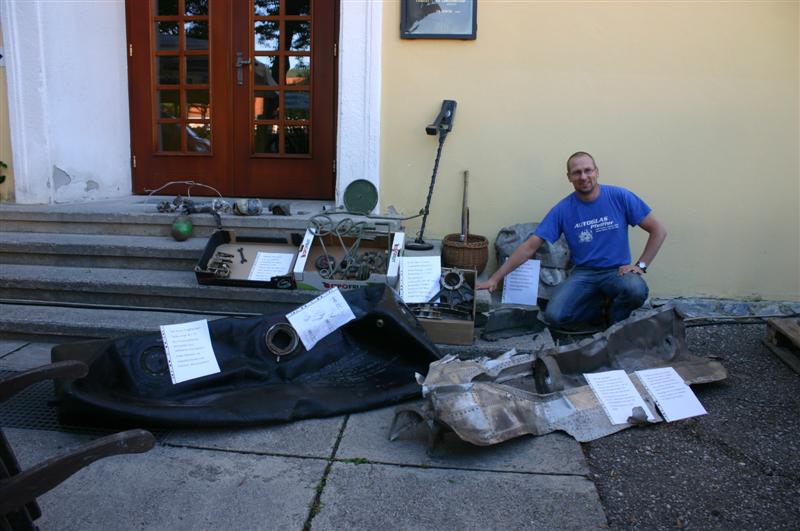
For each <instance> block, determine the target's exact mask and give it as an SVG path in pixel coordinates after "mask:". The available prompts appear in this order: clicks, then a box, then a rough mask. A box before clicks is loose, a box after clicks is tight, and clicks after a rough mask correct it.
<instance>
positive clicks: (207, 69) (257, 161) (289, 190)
mask: <svg viewBox="0 0 800 531" xmlns="http://www.w3.org/2000/svg"><path fill="white" fill-rule="evenodd" d="M337 6H338V2H336V1H333V0H127V2H126V16H127V30H128V62H129V64H128V66H129V70H128V77H129V91H130V109H131V146H132V166H133V170H132V171H133V188H134V193H138V194H142V193H148V192H149V191H151V190H154V189H157V188H159V187H161V186H163V185H164V184H166V183H168V182H170V181H178V180H181V181H183V180H192V181H196V182H198V183H202V184H206V185H209V186H213V187H214V188H216V189H217V190H219V191H220V193H222V194H223V195H226V196H237V197H269V198H296V199H330V198H332V197H333V194H334V182H335V139H336V120H335V117H336V101H337V97H336V62H337V58H336V55H337V50H336V31H337V16H338V14H337V11H338V9H337ZM179 190H183V188H180V189H179ZM164 193H165V194H172V193H176V192H175V190H174V189H173V190H170V189H165V191H164ZM192 193H193V194H194V193H197V194H198V195H201V194H202V191H201V188H193V190H192Z"/></svg>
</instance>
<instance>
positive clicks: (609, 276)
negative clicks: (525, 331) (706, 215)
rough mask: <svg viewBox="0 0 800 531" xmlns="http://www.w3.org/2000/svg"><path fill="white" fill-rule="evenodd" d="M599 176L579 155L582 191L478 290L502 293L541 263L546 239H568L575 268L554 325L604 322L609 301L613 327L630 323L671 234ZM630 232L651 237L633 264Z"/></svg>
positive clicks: (559, 296)
mask: <svg viewBox="0 0 800 531" xmlns="http://www.w3.org/2000/svg"><path fill="white" fill-rule="evenodd" d="M599 174H600V171H599V169H598V168H597V165H596V164H595V161H594V158H593V157H592V156H591V155H590V154H588V153H586V152H583V151H579V152H577V153H575V154H573V155H572V156H570V157H569V159H567V179H568V180H569V182H570V183H572V186H573V188H575V192H573V193H571V194H569V195H568V196H567V197H565V198H564V199H562V200H561V201H560V202H559V203H558V204H557V205H556V206H554V207H553V208H552V209H551V210H550V212H548V213H547V215H546V216H545V218H544V219H543V220H542V222H541V223H540V224H539V226H538V227H537V228H536V230H535V231H534V233H533V234H532V235H531V236H529V237H528V239H527V240H525V241H524V242H522V243H521V244H520V246H519V247H517V248H516V249H515V250H514V252H513V253H511V256H509V258H508V260H506V262H505V263H504V264H503V265H502V266H501V267H500V269H498V270H497V271H496V272H495V273H494V274H493V275H492V276H491V277H489V279H488V280H486V281H484V282H479V283H478V284H477V286H476V288H477V289H488V290H489V291H494V290H495V289H496V288H497V284H498V283H499V282H500V280H502V279H503V277H505V276H506V275H507V274H509V273H510V272H511V271H513V270H514V269H516V268H517V267H519V266H520V265H521V264H522V263H524V262H525V261H526V260H528V259H530V258H533V255H534V254H535V253H536V251H537V250H538V249H539V247H540V246H541V245H542V243H543V242H544V240H547V241H548V242H550V243H555V242H556V241H557V240H558V238H559V237H560V236H561V234H564V237H565V239H566V240H567V245H568V246H569V249H570V253H571V255H572V263H573V265H574V266H575V267H574V269H573V270H572V272H571V273H570V275H569V277H568V278H567V279H566V280H565V281H564V282H563V283H561V284H560V285H559V286H558V287H557V288H556V291H555V292H554V293H553V296H552V297H551V298H550V301H549V302H548V304H547V308H546V310H545V312H544V320H545V322H546V323H547V324H549V325H551V326H556V327H562V326H570V325H574V324H581V323H591V322H596V321H598V320H599V319H600V318H601V317H602V316H603V313H602V312H603V301H604V299H609V300H610V301H611V306H610V308H609V315H608V318H609V319H610V321H611V323H616V322H618V321H621V320H623V319H625V318H627V317H628V316H629V315H630V314H631V312H632V311H633V310H635V309H636V308H639V307H640V306H641V305H642V304H644V301H645V300H647V294H648V289H647V284H646V283H645V281H644V279H643V278H642V274H644V273H646V272H647V267H648V265H649V264H650V263H651V262H652V261H653V259H654V258H655V256H656V254H657V253H658V250H659V248H660V247H661V244H662V243H663V242H664V239H665V238H666V237H667V231H666V229H665V228H664V225H662V224H661V223H660V222H659V221H658V220H657V219H656V217H655V216H654V215H653V213H652V212H651V209H650V207H649V206H647V204H646V203H645V202H644V201H642V200H641V199H640V198H639V197H638V196H636V194H634V193H633V192H630V191H629V190H626V189H625V188H621V187H618V186H611V185H608V184H604V185H602V186H601V185H600V184H599V183H598V182H597V177H598V175H599ZM628 225H630V226H634V225H638V226H640V227H641V228H642V229H644V230H645V231H646V232H647V233H648V234H649V236H648V238H647V243H646V244H645V246H644V251H643V252H642V254H641V256H640V257H639V259H638V260H637V261H636V263H631V250H630V245H629V244H628ZM534 303H535V301H534Z"/></svg>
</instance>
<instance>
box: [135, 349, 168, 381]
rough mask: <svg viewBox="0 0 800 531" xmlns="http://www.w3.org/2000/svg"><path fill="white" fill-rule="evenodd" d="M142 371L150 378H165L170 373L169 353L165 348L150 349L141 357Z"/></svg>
mask: <svg viewBox="0 0 800 531" xmlns="http://www.w3.org/2000/svg"><path fill="white" fill-rule="evenodd" d="M139 364H140V365H141V366H142V370H144V372H146V373H147V374H149V375H150V376H163V375H165V374H167V372H168V371H169V362H168V361H167V353H166V352H164V348H163V347H149V348H147V349H145V351H144V352H142V355H141V356H140V357H139Z"/></svg>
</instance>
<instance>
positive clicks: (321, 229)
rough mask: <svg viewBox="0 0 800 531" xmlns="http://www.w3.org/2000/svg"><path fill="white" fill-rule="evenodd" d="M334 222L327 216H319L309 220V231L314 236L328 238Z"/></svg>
mask: <svg viewBox="0 0 800 531" xmlns="http://www.w3.org/2000/svg"><path fill="white" fill-rule="evenodd" d="M332 227H333V220H332V219H331V218H330V216H326V215H325V214H317V215H316V216H312V217H311V219H309V220H308V230H310V231H311V234H313V235H314V236H326V235H328V234H330V233H331V228H332Z"/></svg>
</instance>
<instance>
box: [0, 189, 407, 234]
mask: <svg viewBox="0 0 800 531" xmlns="http://www.w3.org/2000/svg"><path fill="white" fill-rule="evenodd" d="M171 199H172V197H166V196H158V197H156V196H153V197H148V196H131V197H127V198H123V199H118V200H108V201H95V202H90V203H80V204H55V205H19V204H14V203H0V230H3V231H6V232H44V233H69V234H102V235H111V234H120V235H130V236H169V235H170V232H171V229H172V222H173V221H174V220H175V217H176V216H177V214H176V213H161V212H158V210H157V206H158V204H159V203H160V202H161V201H163V200H171ZM208 201H209V198H200V199H198V204H202V203H206V202H208ZM262 203H263V204H264V205H265V206H267V205H268V204H269V202H268V201H266V200H264V201H262ZM281 204H284V206H285V207H286V208H287V209H288V211H289V212H290V215H285V216H284V215H275V214H271V213H269V212H268V211H267V210H264V212H263V213H262V214H260V215H258V216H237V215H235V214H221V222H222V226H223V228H226V229H232V230H235V231H237V233H239V232H241V233H242V234H247V235H251V236H264V237H269V236H276V235H285V233H286V232H287V231H293V232H300V233H303V232H305V229H306V227H307V226H308V220H309V219H310V218H311V217H313V216H315V215H317V214H320V213H323V212H325V213H330V212H331V210H330V209H331V207H332V205H331V204H329V203H326V202H322V201H286V202H282V203H281ZM333 216H334V218H335V219H336V220H338V219H341V218H342V217H351V218H353V219H354V220H356V221H361V220H367V221H370V222H371V224H374V223H386V224H388V225H389V227H390V230H392V231H397V230H399V229H400V225H401V222H400V220H399V219H398V218H397V217H395V218H392V219H388V220H387V219H380V220H376V219H372V220H370V219H369V218H366V217H362V216H356V215H349V214H347V213H344V212H339V213H334V214H333ZM190 218H191V220H192V224H193V225H194V236H195V237H201V238H205V237H208V236H209V235H210V234H211V233H212V232H214V230H215V229H216V227H217V225H216V221H215V218H214V216H212V215H211V214H207V213H198V214H192V215H191V216H190Z"/></svg>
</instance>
